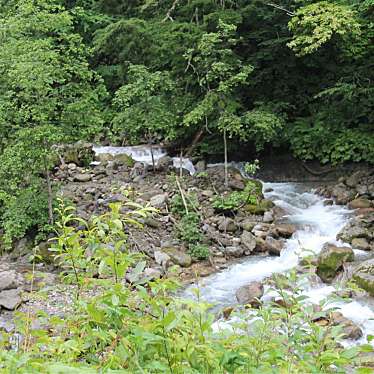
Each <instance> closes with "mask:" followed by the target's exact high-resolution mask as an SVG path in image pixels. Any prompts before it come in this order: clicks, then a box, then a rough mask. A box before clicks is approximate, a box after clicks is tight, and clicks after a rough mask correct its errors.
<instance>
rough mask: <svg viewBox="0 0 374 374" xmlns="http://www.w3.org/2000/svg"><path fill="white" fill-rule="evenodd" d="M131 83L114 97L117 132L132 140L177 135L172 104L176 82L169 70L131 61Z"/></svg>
mask: <svg viewBox="0 0 374 374" xmlns="http://www.w3.org/2000/svg"><path fill="white" fill-rule="evenodd" d="M128 76H129V83H128V84H126V85H124V86H122V87H120V88H119V89H118V90H117V91H116V93H115V97H114V99H113V104H114V110H115V115H114V117H113V132H114V134H118V135H119V136H120V137H121V138H123V137H125V138H127V139H128V140H129V141H131V142H139V141H141V140H142V139H143V138H145V139H146V140H147V141H148V142H152V141H153V140H154V139H158V140H161V139H166V140H167V139H173V138H174V137H175V130H176V123H177V117H176V113H175V110H174V111H173V107H172V105H171V97H172V95H173V91H174V89H175V86H174V85H173V82H172V80H171V79H170V76H169V75H168V74H167V73H166V72H159V71H157V72H154V73H152V72H150V71H149V70H148V69H147V68H146V67H145V66H143V65H130V67H129V68H128Z"/></svg>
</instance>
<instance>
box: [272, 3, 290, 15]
mask: <svg viewBox="0 0 374 374" xmlns="http://www.w3.org/2000/svg"><path fill="white" fill-rule="evenodd" d="M266 5H269V6H271V7H273V8H275V9H279V10H282V11H283V12H286V14H287V15H288V16H290V17H293V16H294V15H295V13H293V12H291V11H290V10H288V9H286V8H283V7H281V6H280V5H277V4H274V3H267V4H266Z"/></svg>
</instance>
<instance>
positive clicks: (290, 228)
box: [270, 223, 296, 239]
mask: <svg viewBox="0 0 374 374" xmlns="http://www.w3.org/2000/svg"><path fill="white" fill-rule="evenodd" d="M295 231H296V226H295V225H292V224H290V223H279V224H277V225H275V226H274V227H272V229H271V230H270V232H271V234H272V235H273V236H274V237H276V238H278V237H281V238H286V239H288V238H290V237H291V236H292V235H293V233H294V232H295Z"/></svg>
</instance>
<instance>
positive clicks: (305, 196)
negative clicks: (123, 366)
mask: <svg viewBox="0 0 374 374" xmlns="http://www.w3.org/2000/svg"><path fill="white" fill-rule="evenodd" d="M100 157H103V156H100ZM100 162H101V163H100V164H99V165H98V164H94V165H92V166H91V167H82V166H79V165H78V163H73V162H65V163H64V164H62V165H60V166H59V167H58V168H57V169H56V171H55V174H54V178H55V179H56V180H59V181H60V182H62V184H61V193H62V195H63V196H65V197H67V198H68V199H70V200H71V201H72V202H74V203H75V204H76V206H77V209H76V213H77V215H79V216H80V217H81V218H84V219H87V218H88V217H89V216H90V215H92V214H99V213H100V212H104V211H106V210H107V209H108V207H109V205H110V204H112V203H116V202H122V203H123V202H126V199H127V198H128V193H129V191H130V192H131V193H133V196H134V201H136V202H137V203H139V204H150V205H152V206H155V207H157V208H158V213H157V214H155V215H153V216H150V217H148V218H147V219H144V221H143V225H144V228H143V229H142V230H140V229H134V230H132V229H131V230H129V231H128V232H127V235H128V240H129V244H130V248H131V250H133V251H141V252H142V253H143V254H144V255H145V256H146V258H147V264H146V267H145V268H144V271H143V272H142V274H141V275H140V278H141V277H144V279H147V280H149V279H157V278H158V277H167V276H177V278H178V279H179V280H181V281H182V282H183V283H185V284H186V285H187V284H189V283H194V282H195V280H196V278H198V279H199V286H200V287H201V294H202V297H203V298H206V300H207V301H209V302H213V303H215V304H217V303H218V304H219V305H220V308H221V309H222V308H226V307H227V306H230V307H231V306H233V305H237V304H239V305H240V304H247V303H251V301H252V303H253V300H254V298H253V296H252V295H248V293H246V292H244V296H243V293H242V294H240V291H239V290H240V288H241V287H242V286H247V285H248V284H250V283H253V282H260V284H258V285H257V286H258V287H257V289H255V291H256V292H257V294H256V296H255V297H256V299H262V298H263V297H264V299H263V301H266V298H267V297H268V298H269V295H268V294H267V296H263V294H264V293H266V289H267V288H268V287H269V285H268V284H267V283H266V282H263V281H264V280H267V279H268V278H269V277H270V276H271V275H272V274H274V273H282V272H285V271H287V270H290V269H293V268H295V269H296V270H297V271H298V272H299V274H303V273H305V272H306V268H305V266H301V265H303V263H302V261H301V265H300V258H301V257H305V255H301V253H300V249H301V248H303V249H306V250H310V251H312V252H313V253H314V255H313V256H311V257H310V258H308V262H307V264H308V265H311V266H312V272H317V273H318V265H319V261H320V257H318V256H319V252H321V253H322V252H329V251H330V252H331V253H330V254H333V255H335V254H336V252H340V251H341V249H340V248H346V247H347V244H348V245H350V247H352V248H353V250H352V249H351V251H352V252H353V256H354V258H353V260H354V262H351V263H347V262H346V259H343V260H341V259H339V261H340V262H339V261H338V263H334V265H333V266H332V269H329V271H333V275H332V277H331V276H330V278H329V279H327V278H326V279H324V280H325V281H328V284H327V285H326V284H324V283H323V282H322V281H321V279H319V278H317V277H316V276H314V279H313V282H311V283H308V286H307V287H306V288H305V290H304V291H305V292H306V293H308V294H309V296H310V297H311V299H312V300H314V301H315V302H317V303H318V302H319V301H321V298H323V297H326V296H328V295H331V294H334V293H335V294H336V293H337V289H336V285H337V282H338V281H341V280H346V279H349V278H350V277H351V276H352V274H354V275H357V273H360V274H362V279H364V280H365V281H366V283H367V281H368V279H369V280H370V279H371V277H372V276H373V274H372V273H370V271H371V269H372V267H370V266H369V265H370V260H369V262H365V261H367V260H368V258H371V253H372V250H373V249H372V238H373V237H372V233H373V230H372V222H373V219H372V216H373V209H372V207H373V206H372V198H373V196H372V194H371V193H372V192H371V191H372V190H371V189H370V188H366V189H363V187H362V186H363V185H368V186H369V187H370V186H371V185H372V183H371V182H370V181H371V179H370V178H371V176H370V175H368V174H365V173H364V174H362V175H361V176H357V175H356V176H355V177H354V178H352V177H351V176H349V177H347V178H345V179H344V180H340V182H339V184H335V185H329V186H327V187H321V188H319V189H317V190H316V191H315V192H317V193H319V194H323V195H325V196H324V197H319V196H318V195H317V194H316V193H314V192H312V188H311V187H310V186H308V185H307V184H306V185H305V184H304V185H303V184H290V183H280V184H277V183H276V184H273V183H265V184H264V185H263V186H262V192H263V193H260V194H259V200H258V201H257V203H256V204H252V206H251V207H248V206H247V207H246V209H243V207H241V208H240V209H238V210H237V211H236V212H235V214H231V213H229V214H227V213H226V214H225V213H222V211H221V212H219V211H217V210H215V209H214V207H213V203H214V201H215V199H216V198H217V197H219V196H223V199H224V200H227V199H228V198H229V196H230V195H229V194H232V193H234V192H241V191H244V190H245V187H246V180H245V178H243V176H242V175H241V173H240V172H239V171H238V170H235V169H230V173H229V194H228V192H227V191H226V188H225V186H224V185H223V180H224V175H223V168H222V166H216V167H211V168H206V167H205V165H203V164H202V163H201V164H200V165H195V166H194V167H196V169H198V170H199V171H198V172H197V173H196V174H195V175H194V176H191V175H190V173H189V172H188V173H186V172H182V173H181V171H180V169H179V168H177V169H175V166H174V167H173V160H172V159H170V158H168V156H165V155H162V157H159V165H158V167H157V170H156V171H155V172H154V171H153V170H151V169H150V168H149V167H147V170H145V169H144V166H143V164H140V163H137V162H133V161H132V160H131V159H129V158H128V157H124V156H121V157H117V158H116V159H115V158H113V159H111V160H103V159H102V158H101V161H100ZM181 174H182V177H181V176H180V175H181ZM176 175H177V176H178V177H179V182H180V183H182V184H181V185H180V186H179V188H178V186H177V185H176V183H175V176H176ZM365 178H366V179H365ZM353 179H355V183H354V186H350V185H352V184H353V183H352V180H353ZM364 180H365V181H366V182H365V183H366V184H365V183H363V182H362V181H364ZM343 185H344V186H345V188H346V190H347V191H351V190H353V191H354V192H352V191H351V192H349V193H348V192H341V193H342V194H345V196H348V194H349V198H350V199H351V200H347V201H343V200H342V199H341V198H340V197H339V196H336V191H337V190H339V191H343ZM337 187H338V189H337ZM181 190H182V194H185V196H188V197H189V199H191V200H192V199H193V200H194V201H195V202H196V204H195V205H194V204H192V206H193V207H192V209H193V210H194V209H196V210H197V212H198V214H199V216H200V218H201V221H200V222H199V225H198V231H199V235H201V238H200V239H199V240H200V241H201V244H203V245H205V246H206V247H207V248H208V250H209V256H208V258H207V259H205V260H204V259H199V258H196V257H194V255H193V254H192V253H191V252H189V247H188V243H187V242H186V241H185V240H182V238H181V237H180V236H178V230H177V227H178V223H180V219H181V218H180V216H179V214H180V211H179V210H180V209H181V210H182V211H183V210H184V209H185V206H183V203H181V201H180V200H179V201H177V202H176V199H177V198H178V197H179V196H181ZM125 191H127V192H126V193H125V194H124V193H123V192H125ZM334 191H335V192H334ZM360 192H362V193H361V194H360ZM126 196H127V197H126ZM357 200H358V202H359V205H360V206H357ZM363 201H365V204H366V205H368V204H369V206H366V207H363V205H362V204H363ZM368 202H369V203H368ZM336 203H339V204H336ZM347 203H348V207H346V206H345V205H344V204H347ZM352 204H356V205H352ZM354 208H356V209H355V210H354ZM352 222H355V223H354V224H352ZM364 225H367V226H365V227H364ZM352 227H353V229H352ZM347 230H348V233H349V234H344V232H347ZM339 233H340V236H341V237H339ZM341 233H343V234H341ZM342 235H343V236H342ZM344 235H345V236H344ZM347 235H349V238H350V239H349V240H350V241H349V240H347V239H346V238H347V237H348V236H347ZM357 239H360V240H359V241H357ZM362 239H364V240H366V243H367V246H366V247H365V248H363V246H362V244H363V240H362ZM347 242H348V243H347ZM326 243H327V244H330V245H333V246H334V247H329V246H328V245H326ZM357 243H361V247H359V246H357ZM323 248H326V250H325V251H324V250H323ZM336 248H338V249H336ZM38 249H39V250H40V255H41V256H42V258H43V261H42V262H40V263H37V264H35V268H34V274H36V275H37V277H36V278H37V279H36V280H35V279H34V281H33V282H32V283H31V282H30V281H28V280H27V278H28V274H30V270H31V266H30V262H29V261H28V257H29V252H28V251H29V248H28V247H27V246H21V245H19V246H18V248H16V251H15V252H13V253H12V255H11V256H8V257H5V258H3V267H2V269H3V271H2V272H1V273H0V274H3V278H2V279H7V281H6V282H5V281H4V283H3V288H2V292H5V293H6V295H5V296H7V299H6V300H5V307H4V305H3V310H2V314H1V319H2V321H3V322H2V327H3V328H5V329H6V330H9V331H11V330H12V329H14V324H13V322H12V318H13V317H12V316H13V314H12V312H10V311H6V310H4V309H17V308H18V310H20V311H25V312H30V310H31V312H32V314H36V313H37V310H39V309H41V310H44V311H45V312H46V313H47V314H49V315H56V316H64V314H66V313H69V312H70V308H69V306H71V305H72V304H73V295H74V286H69V285H66V284H61V283H60V282H59V281H58V276H57V274H58V272H59V271H60V270H61V269H59V267H58V264H57V263H54V260H53V257H52V256H51V253H50V252H49V251H47V249H48V243H47V242H44V243H40V244H39V246H38ZM321 250H322V251H321ZM17 251H18V252H17ZM23 251H24V252H23ZM343 251H344V250H343ZM12 256H13V259H15V258H17V262H15V263H14V262H13V263H11V262H10V260H11V258H10V257H12ZM195 256H196V254H195ZM304 265H305V263H304ZM358 266H360V271H357V272H356V271H355V270H354V269H356V268H357V267H358ZM10 268H12V269H10ZM171 268H173V271H174V272H173V275H171V273H169V269H171ZM211 274H213V275H211ZM329 274H330V273H329ZM130 275H131V274H130ZM320 275H321V273H320ZM9 279H10V280H11V281H9ZM129 279H130V278H129V277H126V278H125V279H124V282H129ZM138 280H140V281H141V279H138ZM360 285H361V287H364V288H365V282H361V284H360ZM343 288H344V286H343ZM38 289H42V290H43V291H42V292H41V293H35V290H38ZM259 289H260V292H259V293H258V290H259ZM367 290H368V291H369V292H370V289H369V288H367ZM238 292H239V296H238ZM93 295H95V291H94V290H88V291H87V294H86V295H85V296H87V297H91V296H93ZM186 295H187V296H188V292H187V293H186ZM351 296H354V297H355V299H354V300H353V301H352V302H351V303H347V304H344V305H343V304H337V307H339V308H341V310H342V313H343V315H344V318H345V319H342V318H341V317H340V323H341V324H344V325H345V326H347V328H348V330H349V331H350V332H349V333H348V335H350V334H352V335H351V336H350V338H352V339H353V338H355V339H361V340H359V341H361V342H362V341H363V340H364V339H365V337H366V336H367V335H368V334H371V333H372V332H374V330H373V331H372V326H371V324H370V323H368V320H369V318H372V317H373V316H372V314H371V313H372V309H371V305H370V302H368V303H367V305H366V304H365V302H364V303H362V301H365V300H370V299H369V297H368V295H365V294H362V293H357V294H354V295H353V294H351ZM268 300H269V299H268ZM352 321H353V322H354V325H352V323H353V322H352ZM328 323H330V322H328Z"/></svg>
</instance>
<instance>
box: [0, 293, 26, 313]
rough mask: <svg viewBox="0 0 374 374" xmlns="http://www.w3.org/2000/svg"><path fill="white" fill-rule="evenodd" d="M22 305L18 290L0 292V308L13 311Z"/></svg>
mask: <svg viewBox="0 0 374 374" xmlns="http://www.w3.org/2000/svg"><path fill="white" fill-rule="evenodd" d="M21 303H22V299H21V296H20V291H19V290H18V289H13V290H5V291H1V292H0V306H1V307H3V308H5V309H8V310H14V309H16V308H17V307H18V306H20V305H21Z"/></svg>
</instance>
